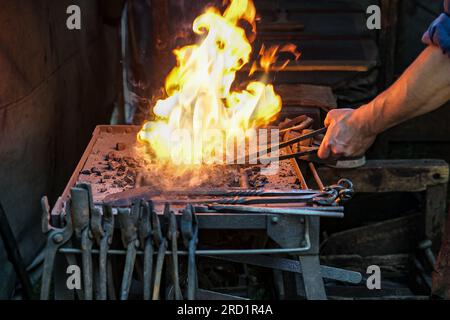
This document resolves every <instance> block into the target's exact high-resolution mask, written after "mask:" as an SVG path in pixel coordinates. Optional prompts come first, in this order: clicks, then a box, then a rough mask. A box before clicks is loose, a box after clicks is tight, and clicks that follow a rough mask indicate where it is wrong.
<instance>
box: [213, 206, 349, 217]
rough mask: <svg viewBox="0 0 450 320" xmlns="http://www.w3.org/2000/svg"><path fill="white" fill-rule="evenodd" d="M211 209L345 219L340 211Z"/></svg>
mask: <svg viewBox="0 0 450 320" xmlns="http://www.w3.org/2000/svg"><path fill="white" fill-rule="evenodd" d="M209 208H210V209H213V210H216V211H225V210H227V211H233V210H234V211H239V212H240V213H242V212H254V213H267V214H280V215H283V214H286V215H302V216H314V217H327V218H343V217H344V212H342V211H341V212H339V211H337V210H336V211H318V210H308V209H303V208H302V209H293V208H269V207H250V206H234V205H230V206H227V205H224V206H210V207H209Z"/></svg>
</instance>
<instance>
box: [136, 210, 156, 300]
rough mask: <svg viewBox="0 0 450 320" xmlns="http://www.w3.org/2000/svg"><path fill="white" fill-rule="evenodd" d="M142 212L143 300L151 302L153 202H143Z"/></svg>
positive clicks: (140, 228)
mask: <svg viewBox="0 0 450 320" xmlns="http://www.w3.org/2000/svg"><path fill="white" fill-rule="evenodd" d="M142 206H143V207H142V211H141V216H140V218H139V229H138V233H139V244H140V246H141V249H142V250H143V251H144V257H143V260H144V267H143V268H144V271H143V282H144V286H143V287H144V288H143V298H144V300H150V298H151V288H152V273H153V254H154V249H153V240H152V233H153V231H152V225H151V220H150V219H151V215H152V212H153V211H154V207H153V202H151V201H149V202H145V201H143V202H142Z"/></svg>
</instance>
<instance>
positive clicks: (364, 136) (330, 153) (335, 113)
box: [318, 109, 376, 159]
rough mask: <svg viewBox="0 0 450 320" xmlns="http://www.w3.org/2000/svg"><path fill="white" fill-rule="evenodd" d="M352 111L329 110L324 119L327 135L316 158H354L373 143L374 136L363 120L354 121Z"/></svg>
mask: <svg viewBox="0 0 450 320" xmlns="http://www.w3.org/2000/svg"><path fill="white" fill-rule="evenodd" d="M356 111H357V110H353V109H335V110H331V111H330V112H329V113H328V115H327V117H326V119H325V126H326V127H327V128H328V130H327V133H326V134H325V137H324V139H323V141H322V144H321V145H320V148H319V151H318V156H319V158H321V159H338V158H340V157H356V156H360V155H363V154H364V152H365V151H366V150H367V149H369V147H370V146H371V145H372V144H373V142H374V141H375V138H376V135H375V134H371V133H370V132H369V130H367V129H366V127H367V126H365V123H362V122H364V121H365V120H367V121H369V119H364V120H363V121H361V120H360V119H358V120H357V119H356Z"/></svg>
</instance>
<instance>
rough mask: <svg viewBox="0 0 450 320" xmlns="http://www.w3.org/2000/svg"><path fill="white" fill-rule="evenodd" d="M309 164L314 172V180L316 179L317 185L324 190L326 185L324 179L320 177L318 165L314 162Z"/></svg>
mask: <svg viewBox="0 0 450 320" xmlns="http://www.w3.org/2000/svg"><path fill="white" fill-rule="evenodd" d="M308 165H309V169H310V170H311V172H312V174H313V177H314V180H316V183H317V186H318V187H319V189H320V190H322V191H323V190H324V189H325V186H324V185H323V182H322V179H320V177H319V174H318V173H317V170H316V166H315V165H314V163H312V162H309V163H308Z"/></svg>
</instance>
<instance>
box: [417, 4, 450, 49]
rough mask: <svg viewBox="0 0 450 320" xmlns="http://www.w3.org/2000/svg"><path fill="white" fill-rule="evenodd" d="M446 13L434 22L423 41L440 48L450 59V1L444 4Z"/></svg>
mask: <svg viewBox="0 0 450 320" xmlns="http://www.w3.org/2000/svg"><path fill="white" fill-rule="evenodd" d="M444 7H445V13H443V14H441V15H440V16H439V17H438V18H437V19H436V20H434V21H433V23H432V24H431V26H430V27H429V28H428V31H427V32H425V34H424V35H423V38H422V41H423V42H424V43H426V44H430V45H436V46H439V47H440V48H441V49H442V51H443V52H444V53H445V54H447V55H448V56H449V57H450V0H445V2H444Z"/></svg>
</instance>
